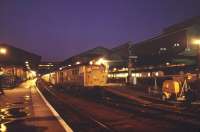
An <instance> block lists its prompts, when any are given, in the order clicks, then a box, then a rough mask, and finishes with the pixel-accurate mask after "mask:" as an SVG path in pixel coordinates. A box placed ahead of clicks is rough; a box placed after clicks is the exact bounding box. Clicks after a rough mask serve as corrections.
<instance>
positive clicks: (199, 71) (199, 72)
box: [192, 38, 200, 78]
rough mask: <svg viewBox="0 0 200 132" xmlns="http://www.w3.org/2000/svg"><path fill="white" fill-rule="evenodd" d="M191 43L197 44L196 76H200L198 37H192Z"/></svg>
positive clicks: (199, 43)
mask: <svg viewBox="0 0 200 132" xmlns="http://www.w3.org/2000/svg"><path fill="white" fill-rule="evenodd" d="M192 44H195V45H197V66H198V77H199V78H200V38H199V39H193V40H192Z"/></svg>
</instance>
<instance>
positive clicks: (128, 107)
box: [42, 87, 199, 132]
mask: <svg viewBox="0 0 200 132" xmlns="http://www.w3.org/2000/svg"><path fill="white" fill-rule="evenodd" d="M42 89H43V90H44V91H46V92H44V91H43V93H44V94H49V95H46V96H47V97H50V103H52V104H54V103H55V104H54V106H55V107H56V108H58V110H60V111H61V112H60V113H63V111H64V113H65V114H64V115H61V116H62V117H65V116H66V115H73V118H74V116H75V118H79V119H78V120H79V121H81V122H80V123H77V122H76V123H74V124H76V125H73V121H72V122H70V123H71V124H70V123H69V124H70V125H71V126H72V128H74V129H75V131H80V130H82V131H105V132H106V131H119V130H116V127H113V124H114V125H115V124H117V121H116V123H115V122H105V121H102V120H99V119H96V117H95V116H91V115H90V114H89V113H88V112H87V111H84V110H82V109H79V107H77V106H74V105H72V104H69V103H66V98H64V97H63V98H62V96H57V95H56V94H55V93H62V94H61V95H68V94H70V96H74V97H76V98H78V99H79V100H80V99H81V98H82V99H83V98H84V99H86V100H89V101H93V102H96V103H97V104H103V105H105V106H108V107H111V108H112V109H113V110H114V109H118V110H120V111H124V113H132V114H133V117H130V118H135V117H138V118H144V119H145V118H147V119H151V120H154V121H156V122H157V121H158V122H159V121H163V120H164V121H166V122H168V123H170V124H176V125H178V126H191V127H192V128H195V129H196V128H198V129H199V120H198V121H196V119H192V120H190V119H191V117H190V119H187V120H185V119H186V118H188V117H186V116H183V114H181V113H180V114H177V112H172V111H165V110H162V109H158V108H154V107H153V106H150V105H143V104H139V103H138V102H134V101H132V100H128V99H126V98H123V97H118V96H116V95H113V94H110V93H104V94H103V95H104V96H103V97H101V99H100V98H98V99H96V100H95V96H91V97H90V96H83V95H82V94H77V95H72V93H71V92H69V91H65V90H62V91H59V90H57V89H55V88H49V87H46V88H42ZM98 92H99V91H98ZM74 93H76V92H74ZM87 95H88V94H87ZM52 99H53V101H52ZM55 99H56V100H55ZM58 102H60V108H59V106H58ZM67 111H71V112H72V113H66V112H67ZM135 114H136V115H135ZM94 117H95V118H94ZM64 119H65V118H64ZM66 119H69V118H68V117H66ZM197 119H199V118H197ZM82 121H83V122H82ZM77 124H79V125H77ZM80 124H81V125H80ZM176 125H175V126H176ZM82 126H86V128H84V127H82ZM88 128H93V129H89V130H88ZM183 131H185V130H184V129H183Z"/></svg>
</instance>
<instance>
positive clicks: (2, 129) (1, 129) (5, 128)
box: [0, 124, 7, 132]
mask: <svg viewBox="0 0 200 132" xmlns="http://www.w3.org/2000/svg"><path fill="white" fill-rule="evenodd" d="M0 131H1V132H6V131H7V127H6V126H5V125H4V124H1V127H0Z"/></svg>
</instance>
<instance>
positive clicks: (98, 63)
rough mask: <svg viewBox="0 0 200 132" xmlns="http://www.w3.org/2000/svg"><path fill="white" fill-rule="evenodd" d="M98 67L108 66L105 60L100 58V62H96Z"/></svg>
mask: <svg viewBox="0 0 200 132" xmlns="http://www.w3.org/2000/svg"><path fill="white" fill-rule="evenodd" d="M96 64H97V65H101V64H104V65H105V64H107V62H106V60H105V59H104V58H100V59H99V60H97V61H96Z"/></svg>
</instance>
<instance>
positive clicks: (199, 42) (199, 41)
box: [192, 39, 200, 45]
mask: <svg viewBox="0 0 200 132" xmlns="http://www.w3.org/2000/svg"><path fill="white" fill-rule="evenodd" d="M192 43H193V44H196V45H200V39H193V40H192Z"/></svg>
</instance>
